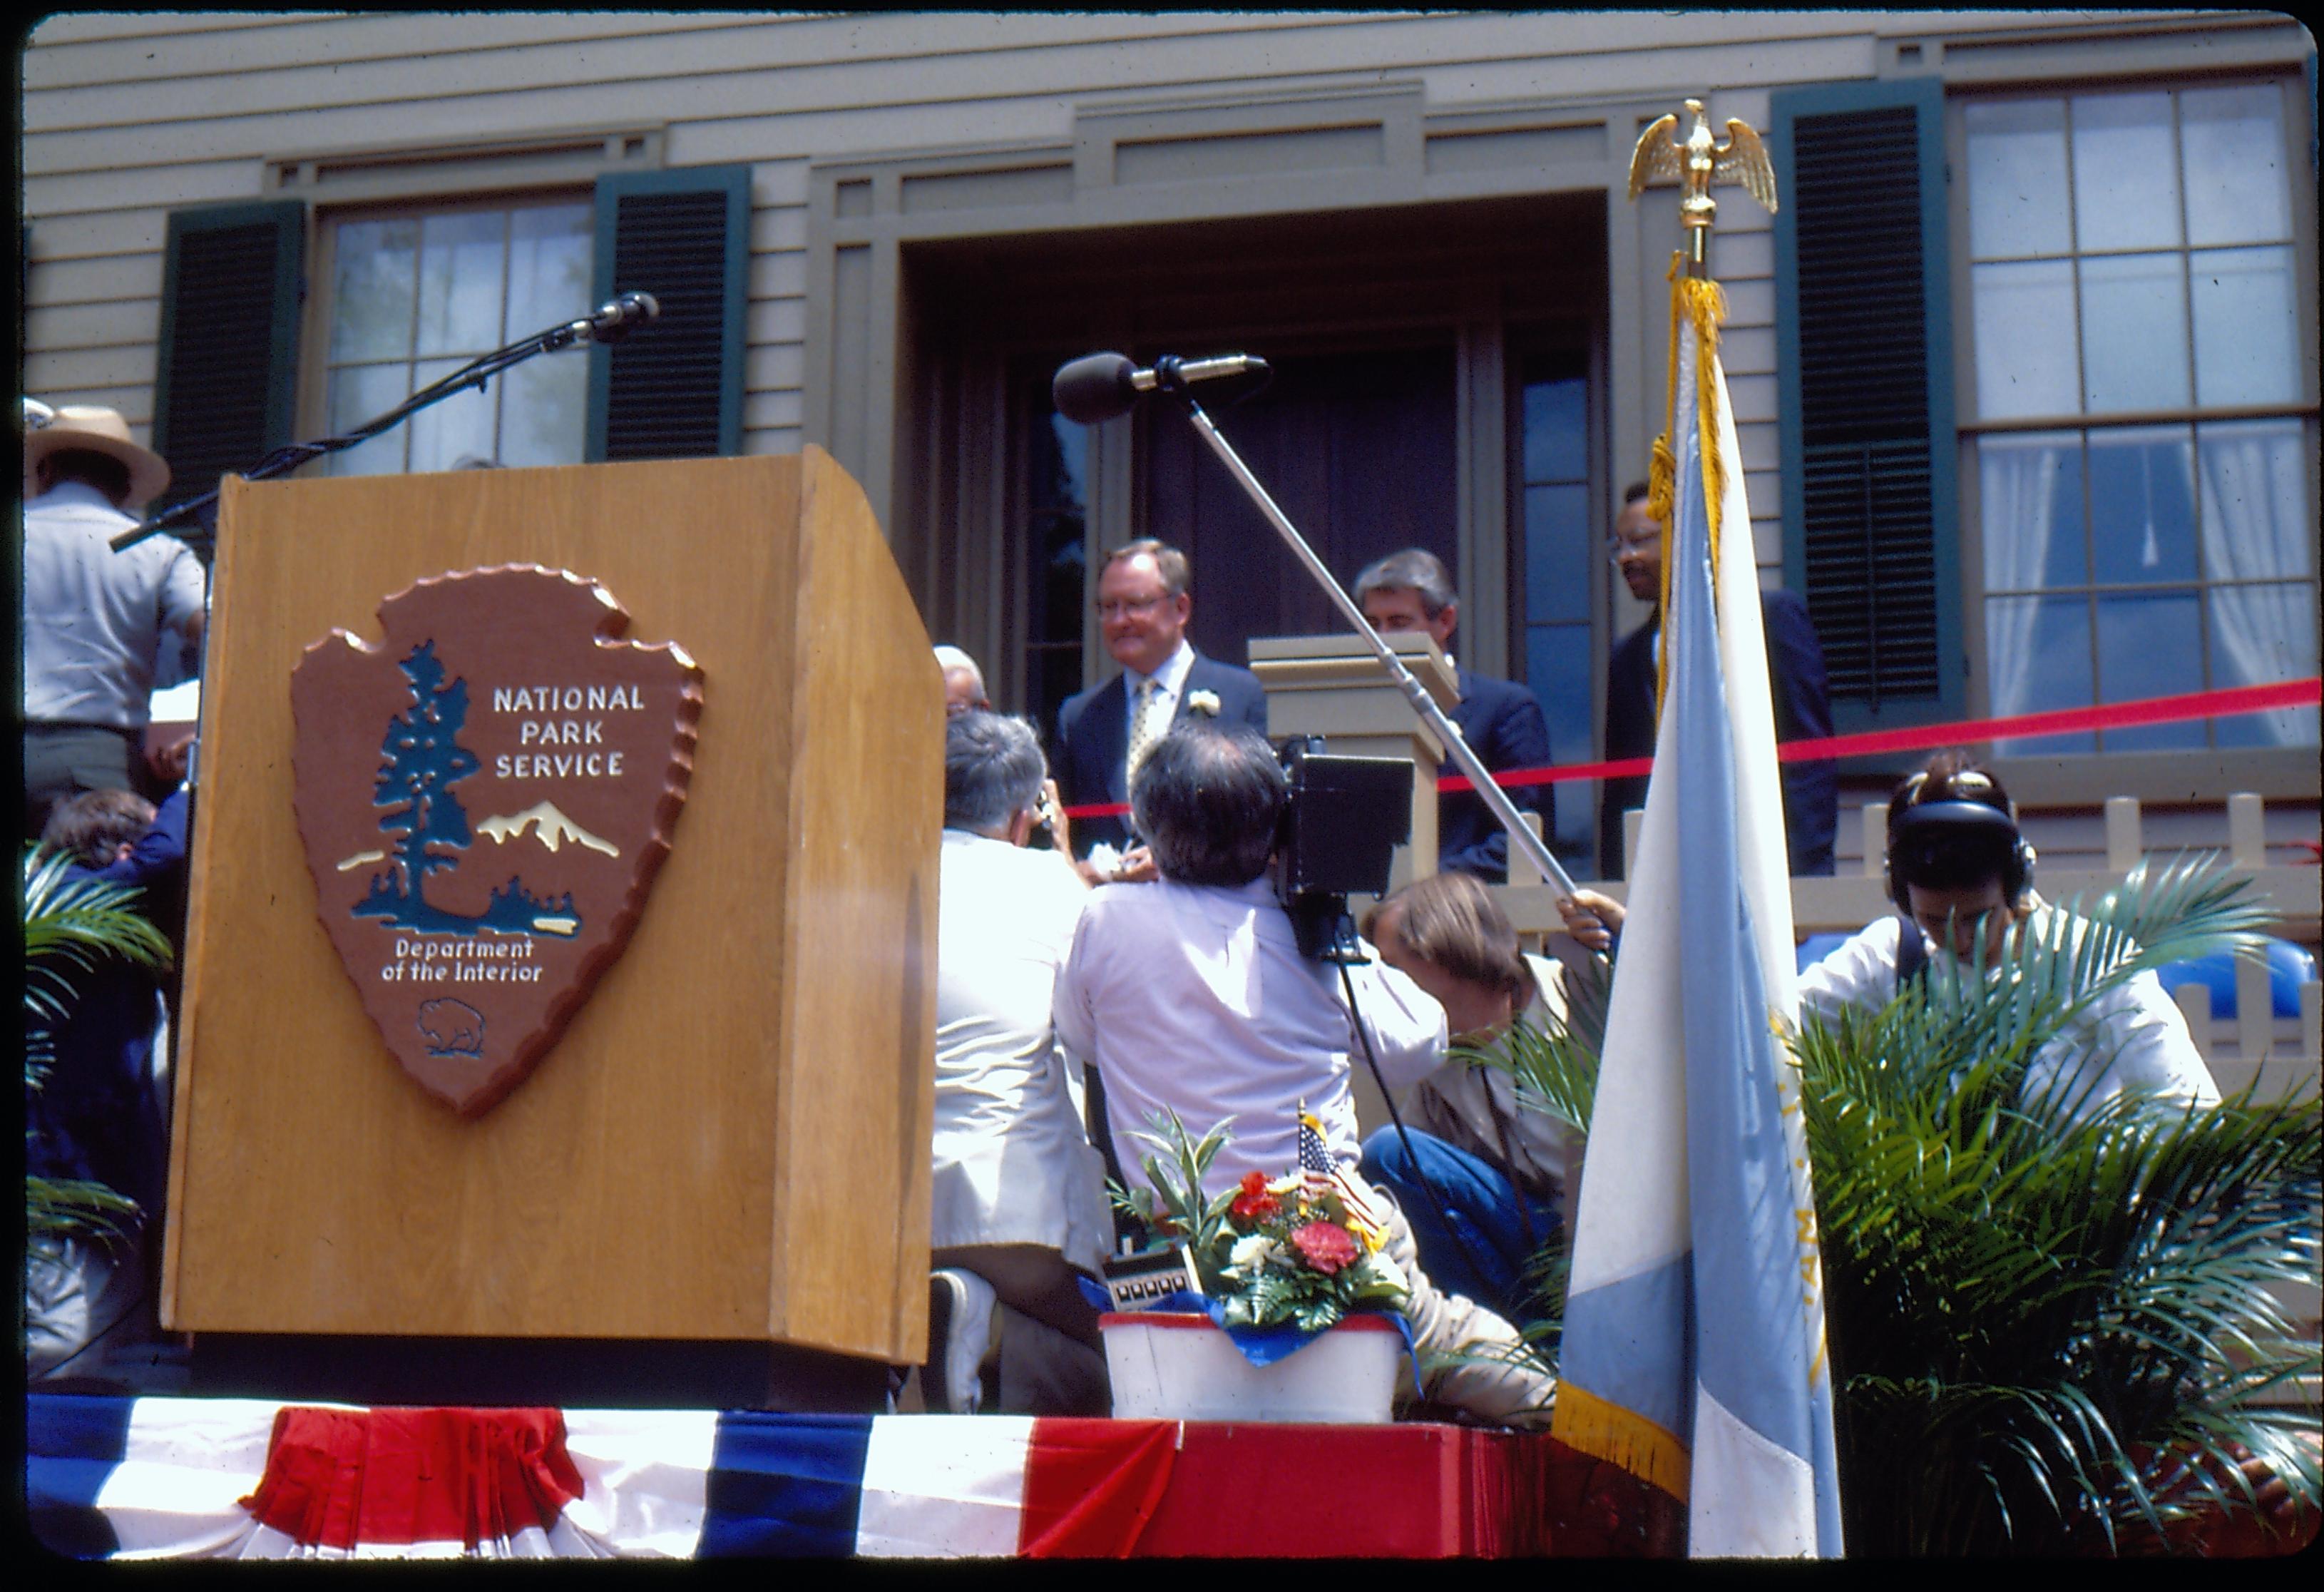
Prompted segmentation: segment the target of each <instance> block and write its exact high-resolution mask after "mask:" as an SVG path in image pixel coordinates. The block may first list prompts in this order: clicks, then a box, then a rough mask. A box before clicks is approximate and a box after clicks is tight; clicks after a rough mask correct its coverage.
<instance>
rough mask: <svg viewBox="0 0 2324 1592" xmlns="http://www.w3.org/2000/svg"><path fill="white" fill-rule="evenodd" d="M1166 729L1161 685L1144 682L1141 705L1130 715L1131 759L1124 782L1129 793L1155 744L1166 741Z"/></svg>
mask: <svg viewBox="0 0 2324 1592" xmlns="http://www.w3.org/2000/svg"><path fill="white" fill-rule="evenodd" d="M1165 730H1166V725H1165V724H1164V703H1163V699H1162V684H1161V682H1160V681H1159V680H1140V681H1139V684H1138V701H1137V704H1136V706H1135V707H1133V708H1131V710H1130V758H1129V766H1128V770H1127V777H1126V778H1125V779H1124V780H1123V782H1122V790H1123V791H1124V792H1125V793H1126V792H1127V791H1129V789H1130V780H1134V779H1136V778H1137V777H1138V765H1139V764H1142V763H1144V762H1145V761H1146V754H1148V753H1149V752H1151V751H1153V750H1154V743H1155V742H1157V741H1158V740H1160V739H1161V738H1162V736H1163V734H1164V733H1165Z"/></svg>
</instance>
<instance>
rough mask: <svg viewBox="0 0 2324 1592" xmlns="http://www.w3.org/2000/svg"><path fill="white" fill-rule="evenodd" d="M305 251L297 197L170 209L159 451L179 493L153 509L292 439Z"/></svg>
mask: <svg viewBox="0 0 2324 1592" xmlns="http://www.w3.org/2000/svg"><path fill="white" fill-rule="evenodd" d="M306 249H307V207H306V206H305V205H304V204H302V203H301V202H300V201H299V200H297V199H267V200H260V201H256V202H254V203H249V204H235V205H215V206H209V207H206V208H201V209H197V210H180V211H177V212H176V213H175V214H173V215H171V218H170V227H169V234H168V244H167V245H166V249H165V252H164V254H163V256H162V266H161V338H160V349H161V355H160V359H159V361H158V365H157V368H156V372H155V375H154V379H153V450H154V451H155V452H156V453H159V454H160V455H161V457H162V458H165V459H167V460H169V462H170V490H169V491H168V492H167V493H166V494H165V495H163V496H162V498H161V501H160V502H159V503H157V504H154V505H153V506H154V507H156V508H161V507H165V506H167V505H168V504H172V503H177V502H180V501H181V500H183V499H185V498H189V497H194V496H198V495H200V494H202V493H205V492H208V491H209V490H211V489H212V488H213V487H215V486H217V484H218V477H220V476H223V475H229V474H236V473H239V472H242V471H244V470H247V469H249V468H250V467H252V466H254V465H255V464H257V463H258V461H259V460H260V459H262V458H264V457H265V456H266V455H267V454H268V453H269V452H271V451H272V450H273V449H277V448H280V447H281V446H282V445H283V444H284V443H286V442H288V441H290V440H291V425H292V423H293V421H294V417H295V407H294V406H295V403H296V401H297V395H298V383H299V310H300V300H301V299H302V298H304V297H305V295H306V283H305V278H304V274H303V273H304V270H305V264H306Z"/></svg>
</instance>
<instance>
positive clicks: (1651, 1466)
mask: <svg viewBox="0 0 2324 1592" xmlns="http://www.w3.org/2000/svg"><path fill="white" fill-rule="evenodd" d="M1549 1435H1550V1436H1552V1437H1554V1438H1555V1439H1557V1440H1558V1441H1559V1442H1561V1443H1563V1444H1564V1445H1565V1446H1566V1447H1567V1448H1569V1449H1573V1450H1574V1451H1575V1452H1576V1453H1581V1454H1587V1455H1589V1456H1590V1457H1591V1458H1593V1459H1603V1460H1605V1461H1606V1462H1607V1463H1608V1464H1609V1465H1618V1466H1620V1467H1622V1468H1623V1469H1624V1470H1627V1471H1628V1472H1629V1473H1630V1474H1631V1475H1632V1476H1637V1478H1638V1479H1639V1480H1640V1481H1644V1482H1648V1483H1651V1484H1652V1485H1653V1486H1657V1487H1660V1488H1661V1489H1662V1490H1663V1491H1664V1492H1665V1493H1668V1494H1669V1495H1671V1496H1672V1497H1674V1498H1676V1499H1678V1500H1679V1501H1680V1502H1681V1503H1684V1502H1685V1501H1686V1489H1687V1478H1688V1475H1689V1472H1690V1469H1691V1467H1690V1463H1689V1459H1688V1455H1687V1448H1686V1445H1685V1444H1684V1443H1683V1442H1681V1441H1679V1440H1678V1439H1677V1437H1676V1436H1675V1435H1674V1434H1673V1433H1672V1432H1670V1431H1668V1430H1665V1429H1664V1428H1662V1427H1660V1426H1657V1425H1655V1423H1654V1422H1653V1421H1649V1420H1647V1419H1646V1417H1645V1416H1643V1415H1640V1414H1638V1413H1637V1412H1635V1411H1631V1410H1625V1409H1623V1408H1622V1407H1621V1406H1620V1405H1619V1404H1611V1403H1608V1402H1606V1401H1605V1400H1604V1399H1601V1398H1600V1397H1599V1396H1598V1395H1597V1394H1595V1393H1590V1392H1588V1391H1586V1390H1584V1389H1582V1388H1580V1387H1577V1386H1575V1385H1574V1384H1573V1383H1572V1382H1571V1381H1568V1380H1565V1379H1563V1378H1560V1379H1559V1381H1558V1384H1557V1408H1556V1410H1555V1411H1554V1412H1553V1413H1552V1414H1551V1416H1550V1421H1549Z"/></svg>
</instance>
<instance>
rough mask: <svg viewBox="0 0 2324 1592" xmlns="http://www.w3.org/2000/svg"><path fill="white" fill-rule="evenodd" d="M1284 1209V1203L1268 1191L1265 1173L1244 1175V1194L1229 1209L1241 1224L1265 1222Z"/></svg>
mask: <svg viewBox="0 0 2324 1592" xmlns="http://www.w3.org/2000/svg"><path fill="white" fill-rule="evenodd" d="M1282 1208H1283V1201H1281V1200H1280V1199H1277V1198H1276V1197H1275V1196H1274V1195H1272V1194H1270V1193H1268V1191H1267V1176H1266V1174H1265V1173H1263V1172H1255V1171H1247V1172H1245V1173H1243V1174H1242V1192H1241V1193H1240V1194H1238V1195H1236V1196H1235V1201H1234V1203H1233V1204H1232V1205H1231V1206H1229V1207H1228V1208H1227V1209H1228V1211H1229V1212H1230V1213H1231V1215H1232V1216H1233V1217H1234V1219H1235V1220H1237V1221H1239V1222H1263V1221H1265V1220H1266V1219H1267V1218H1268V1217H1271V1216H1273V1215H1274V1214H1275V1213H1276V1212H1277V1211H1278V1210H1281V1209H1282Z"/></svg>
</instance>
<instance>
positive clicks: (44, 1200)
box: [20, 847, 170, 1236]
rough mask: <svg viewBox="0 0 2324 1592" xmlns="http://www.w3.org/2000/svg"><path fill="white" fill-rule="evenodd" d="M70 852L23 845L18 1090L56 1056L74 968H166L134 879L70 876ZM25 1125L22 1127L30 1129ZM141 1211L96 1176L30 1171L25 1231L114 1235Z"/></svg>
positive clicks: (40, 1076)
mask: <svg viewBox="0 0 2324 1592" xmlns="http://www.w3.org/2000/svg"><path fill="white" fill-rule="evenodd" d="M72 863H73V859H72V857H71V856H69V855H67V854H65V853H62V852H53V851H50V850H48V849H47V848H45V847H31V848H29V849H28V850H26V852H25V853H24V856H23V896H22V899H21V902H20V904H21V906H22V908H23V913H22V920H23V937H24V1014H25V1023H24V1089H25V1092H26V1094H27V1095H28V1096H29V1095H33V1094H37V1093H39V1092H40V1090H41V1089H42V1086H43V1085H44V1084H45V1083H46V1082H47V1078H48V1074H49V1071H50V1069H51V1067H52V1066H53V1065H54V1062H55V1059H56V1043H55V1037H54V1036H55V1032H56V1030H57V1029H58V1028H59V1027H60V1025H61V1024H62V1023H64V1022H65V1020H66V1019H67V1018H68V1017H69V1015H70V1014H71V1010H72V1003H73V999H74V994H73V978H72V976H73V974H74V973H76V972H78V973H84V974H85V973H88V972H91V971H94V970H95V969H96V968H97V967H98V966H99V965H100V964H101V963H103V962H104V961H106V960H107V959H109V958H121V959H123V960H125V961H128V962H130V963H132V964H134V965H135V966H137V967H156V968H159V967H168V966H169V963H170V942H169V940H168V939H166V938H164V937H163V935H162V934H161V930H158V929H156V928H154V927H153V925H152V923H150V922H148V921H146V920H145V919H144V918H143V916H141V915H140V914H139V913H138V912H136V910H135V902H137V900H138V899H139V897H140V896H141V895H142V894H143V892H142V891H139V890H138V889H136V888H135V887H134V886H130V885H123V884H109V883H107V882H106V881H103V880H99V879H90V878H78V879H77V878H74V877H73V876H72ZM31 1132H32V1130H31V1128H30V1127H29V1126H28V1127H27V1129H26V1133H27V1136H28V1137H29V1136H30V1134H31ZM137 1214H138V1208H137V1205H136V1202H135V1201H134V1200H131V1199H125V1198H124V1197H123V1196H121V1195H119V1194H116V1193H115V1192H114V1191H113V1190H112V1189H107V1188H106V1187H105V1185H104V1184H102V1183H95V1182H88V1181H82V1180H71V1179H51V1178H42V1177H33V1176H30V1175H28V1176H27V1177H26V1178H25V1179H24V1226H25V1231H26V1232H27V1233H28V1234H30V1235H32V1236H46V1235H58V1234H64V1233H73V1232H79V1233H95V1234H97V1235H100V1236H102V1235H112V1234H117V1233H119V1232H121V1231H122V1230H123V1228H122V1223H121V1220H120V1219H119V1218H125V1217H135V1216H136V1215H137Z"/></svg>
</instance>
